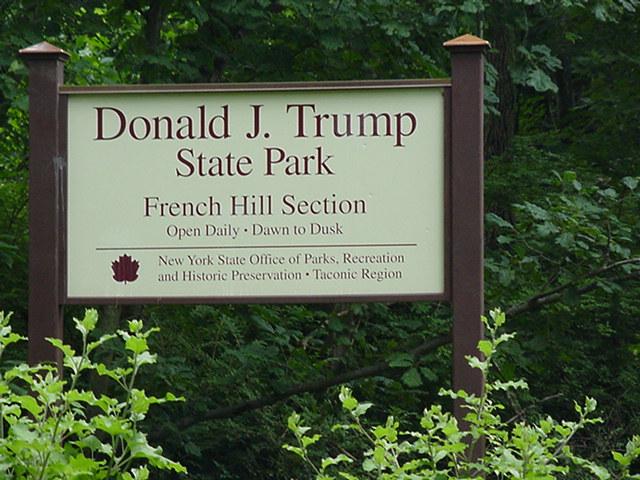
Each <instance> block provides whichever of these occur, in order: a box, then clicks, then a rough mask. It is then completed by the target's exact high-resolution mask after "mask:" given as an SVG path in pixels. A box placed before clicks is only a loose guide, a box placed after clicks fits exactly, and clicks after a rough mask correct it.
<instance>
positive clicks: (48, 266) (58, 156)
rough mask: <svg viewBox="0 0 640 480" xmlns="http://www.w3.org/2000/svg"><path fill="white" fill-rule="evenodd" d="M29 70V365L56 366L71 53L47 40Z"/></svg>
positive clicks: (29, 55)
mask: <svg viewBox="0 0 640 480" xmlns="http://www.w3.org/2000/svg"><path fill="white" fill-rule="evenodd" d="M20 56H21V57H22V58H23V59H24V61H25V62H26V64H27V67H28V68H29V152H30V153H29V330H28V331H29V363H31V364H36V363H41V362H54V363H56V364H57V365H58V367H59V368H61V366H62V358H61V355H60V352H59V351H58V350H57V349H56V348H54V347H53V346H51V345H50V344H49V343H48V342H47V341H46V340H45V338H46V337H54V338H60V339H61V338H62V312H61V303H62V302H61V296H60V292H61V288H60V287H61V285H60V269H61V268H62V265H61V264H60V249H61V240H60V232H61V222H62V218H61V212H62V208H63V202H64V198H63V195H62V192H61V185H62V181H63V168H64V160H63V157H64V151H63V149H64V145H65V140H64V139H63V138H62V137H63V132H64V129H63V128H62V126H61V122H60V117H61V114H64V112H61V108H60V95H59V93H58V87H59V86H60V85H62V83H63V78H64V62H65V61H66V60H67V59H68V58H69V55H68V54H67V53H66V52H65V51H64V50H61V49H60V48H58V47H55V46H53V45H51V44H50V43H47V42H42V43H38V44H37V45H33V46H31V47H28V48H24V49H22V50H20Z"/></svg>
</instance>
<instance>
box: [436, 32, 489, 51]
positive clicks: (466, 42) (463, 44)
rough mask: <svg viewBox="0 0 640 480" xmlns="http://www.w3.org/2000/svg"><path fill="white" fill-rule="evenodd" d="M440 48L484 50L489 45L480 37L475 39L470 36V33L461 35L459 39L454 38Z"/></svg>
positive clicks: (473, 36)
mask: <svg viewBox="0 0 640 480" xmlns="http://www.w3.org/2000/svg"><path fill="white" fill-rule="evenodd" d="M442 46H443V47H445V48H452V49H453V48H467V49H480V50H484V49H485V48H488V47H490V46H491V44H490V43H489V42H488V41H486V40H484V39H482V38H480V37H476V36H475V35H471V34H470V33H467V34H465V35H461V36H459V37H456V38H454V39H451V40H449V41H446V42H444V43H443V44H442Z"/></svg>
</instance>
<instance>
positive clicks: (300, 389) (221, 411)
mask: <svg viewBox="0 0 640 480" xmlns="http://www.w3.org/2000/svg"><path fill="white" fill-rule="evenodd" d="M448 343H451V334H446V335H442V336H440V337H436V338H433V339H430V340H427V341H426V342H424V343H422V344H420V345H419V346H417V347H416V348H414V349H413V350H410V351H409V352H408V353H410V354H411V355H413V356H415V357H418V356H421V355H424V354H426V353H428V352H431V351H433V350H436V349H437V348H439V347H441V346H442V345H446V344H448ZM393 368H394V367H390V366H389V364H388V363H387V362H386V361H383V362H379V363H376V364H373V365H369V366H366V367H362V368H358V369H356V370H351V371H349V372H344V373H342V374H339V375H336V376H333V377H330V378H326V377H325V378H320V379H317V380H313V381H310V382H304V383H299V384H297V385H293V386H291V387H289V388H286V389H284V390H281V391H279V392H275V393H272V394H270V395H267V396H264V397H261V398H255V399H252V400H247V401H245V402H241V403H237V404H235V405H230V406H227V407H220V408H216V409H213V410H210V411H208V412H206V413H205V414H204V415H200V416H198V417H185V418H183V419H182V420H181V421H179V422H178V423H177V426H178V428H180V429H183V428H188V427H190V426H192V425H194V424H196V423H199V422H203V421H205V420H215V419H220V418H229V417H233V416H235V415H239V414H241V413H244V412H248V411H251V410H256V409H258V408H262V407H266V406H268V405H273V404H274V403H277V402H280V401H282V400H285V399H287V398H289V397H291V396H293V395H298V394H300V393H309V392H318V391H322V390H326V389H327V388H329V387H333V386H334V385H340V384H343V383H346V382H350V381H352V380H358V379H361V378H369V377H374V376H376V375H382V374H383V373H385V372H387V371H390V370H392V369H393Z"/></svg>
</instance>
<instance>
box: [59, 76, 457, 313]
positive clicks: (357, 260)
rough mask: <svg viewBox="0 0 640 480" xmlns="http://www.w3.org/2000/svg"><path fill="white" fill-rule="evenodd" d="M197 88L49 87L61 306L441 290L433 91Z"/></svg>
mask: <svg viewBox="0 0 640 480" xmlns="http://www.w3.org/2000/svg"><path fill="white" fill-rule="evenodd" d="M199 90H200V91H194V89H193V88H192V89H190V90H186V91H185V89H184V87H180V86H177V87H173V88H166V89H165V90H163V91H153V90H151V91H150V87H145V91H144V92H140V91H137V90H136V89H126V90H125V89H119V90H115V91H114V90H109V91H107V92H103V91H101V90H100V89H95V88H94V89H78V88H69V89H65V90H63V92H65V94H67V95H68V123H67V125H68V127H67V135H68V147H67V148H68V158H67V207H66V208H67V268H66V270H67V277H66V285H67V296H68V298H69V299H71V300H73V301H76V302H77V301H85V302H86V301H87V299H90V300H95V299H104V298H106V299H112V300H113V301H117V300H119V299H136V298H137V299H146V301H156V299H163V301H171V300H174V299H182V300H184V299H193V300H194V301H202V300H211V299H215V300H220V301H226V302H230V301H237V300H238V299H242V300H243V301H246V300H248V299H250V300H251V301H285V300H287V301H290V300H292V299H294V300H307V301H322V300H325V299H331V300H332V301H333V300H336V299H351V298H357V299H360V300H362V299H392V298H395V299H402V298H405V299H420V298H422V299H427V298H433V297H435V296H440V297H443V296H444V293H445V286H446V281H445V258H446V253H445V248H446V242H445V237H446V223H445V217H446V215H445V204H446V203H447V202H446V201H445V200H446V199H445V194H446V192H447V189H446V188H445V184H446V178H445V171H446V161H445V160H446V158H445V138H446V136H445V119H444V115H445V108H444V103H445V89H444V85H443V83H442V82H429V81H427V82H377V83H374V84H367V83H360V84H358V85H354V84H353V83H336V84H330V85H327V84H320V85H315V86H313V85H309V84H302V85H301V84H289V85H271V86H268V85H262V86H255V85H252V86H248V85H238V86H230V87H229V86H227V87H226V88H224V89H220V87H218V88H216V87H215V86H206V87H200V88H199ZM196 299H197V300H196Z"/></svg>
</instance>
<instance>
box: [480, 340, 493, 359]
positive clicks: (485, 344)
mask: <svg viewBox="0 0 640 480" xmlns="http://www.w3.org/2000/svg"><path fill="white" fill-rule="evenodd" d="M478 350H480V351H481V352H482V353H483V354H484V355H485V356H487V357H488V356H490V355H491V354H492V353H493V344H492V343H491V341H489V340H480V341H479V342H478Z"/></svg>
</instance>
